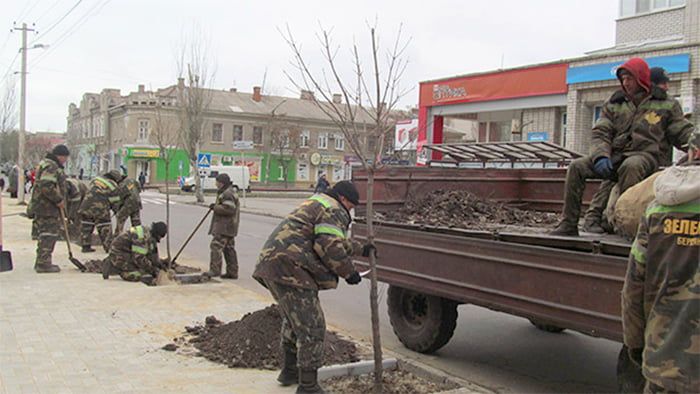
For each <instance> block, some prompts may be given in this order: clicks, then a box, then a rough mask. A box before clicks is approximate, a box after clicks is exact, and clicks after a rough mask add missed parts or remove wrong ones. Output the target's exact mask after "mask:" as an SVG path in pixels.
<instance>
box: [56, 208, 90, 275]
mask: <svg viewBox="0 0 700 394" xmlns="http://www.w3.org/2000/svg"><path fill="white" fill-rule="evenodd" d="M61 223H63V232H64V234H65V236H66V245H68V260H70V262H71V263H73V265H74V266H76V267H78V269H79V270H80V272H85V271H87V267H85V266H84V265H83V263H81V262H80V260H78V259H76V258H75V257H73V251H72V250H71V248H70V235H68V225H67V224H66V213H65V212H64V211H63V208H61Z"/></svg>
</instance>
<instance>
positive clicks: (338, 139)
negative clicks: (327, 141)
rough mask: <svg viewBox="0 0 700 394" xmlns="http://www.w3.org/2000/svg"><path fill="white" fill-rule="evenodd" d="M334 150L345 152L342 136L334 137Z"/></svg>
mask: <svg viewBox="0 0 700 394" xmlns="http://www.w3.org/2000/svg"><path fill="white" fill-rule="evenodd" d="M335 150H345V138H343V136H342V135H340V134H336V135H335Z"/></svg>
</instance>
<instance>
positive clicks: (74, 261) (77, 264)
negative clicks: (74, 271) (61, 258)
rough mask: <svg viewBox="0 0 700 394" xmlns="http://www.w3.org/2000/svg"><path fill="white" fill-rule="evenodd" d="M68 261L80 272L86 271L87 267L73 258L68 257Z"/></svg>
mask: <svg viewBox="0 0 700 394" xmlns="http://www.w3.org/2000/svg"><path fill="white" fill-rule="evenodd" d="M68 260H70V262H71V263H73V265H74V266H76V267H77V268H78V269H79V270H80V272H85V271H87V267H85V266H84V265H83V263H81V262H80V260H78V259H76V258H75V257H73V256H69V257H68Z"/></svg>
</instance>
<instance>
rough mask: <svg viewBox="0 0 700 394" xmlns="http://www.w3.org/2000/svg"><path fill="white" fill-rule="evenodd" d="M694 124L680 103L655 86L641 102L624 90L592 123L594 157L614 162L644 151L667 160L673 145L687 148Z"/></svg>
mask: <svg viewBox="0 0 700 394" xmlns="http://www.w3.org/2000/svg"><path fill="white" fill-rule="evenodd" d="M693 130H694V126H693V124H692V123H690V121H688V120H687V119H685V118H684V117H683V110H682V109H681V106H680V104H678V102H677V101H676V100H674V99H672V98H668V97H667V95H666V92H664V91H663V90H661V89H659V88H658V87H654V88H652V90H651V93H650V94H649V95H648V96H647V97H646V98H644V99H643V100H642V101H641V102H640V103H639V105H635V104H634V102H633V101H632V100H631V99H630V98H629V97H628V96H626V95H625V94H619V93H616V94H614V95H613V96H612V97H611V98H610V100H608V101H607V102H606V103H605V105H604V106H603V110H602V113H601V116H600V119H598V121H597V122H596V124H595V126H594V127H593V132H592V136H591V158H592V159H593V161H595V160H596V159H598V158H600V157H608V158H610V159H611V160H612V162H613V164H614V165H618V164H619V163H621V162H622V161H623V160H624V158H625V157H629V156H633V155H645V156H647V157H649V158H651V159H653V160H655V161H656V163H657V165H662V164H665V163H666V162H667V161H668V160H667V158H666V156H667V155H668V152H669V151H670V149H671V148H670V145H673V146H675V147H676V148H678V149H682V150H686V149H687V141H688V138H690V135H691V133H692V132H693Z"/></svg>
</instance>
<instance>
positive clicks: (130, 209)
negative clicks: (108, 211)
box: [117, 178, 143, 216]
mask: <svg viewBox="0 0 700 394" xmlns="http://www.w3.org/2000/svg"><path fill="white" fill-rule="evenodd" d="M140 191H141V189H140V187H139V183H138V181H137V180H135V179H131V178H124V180H123V181H121V182H120V183H119V195H120V196H121V206H120V207H119V209H118V211H117V215H120V216H129V215H131V214H132V213H134V212H138V211H140V210H141V209H142V208H143V205H141V193H140Z"/></svg>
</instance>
